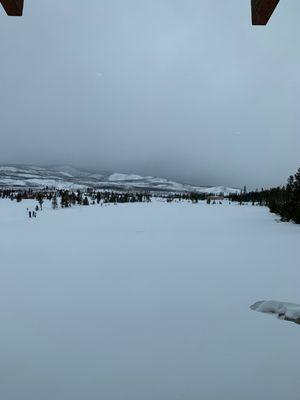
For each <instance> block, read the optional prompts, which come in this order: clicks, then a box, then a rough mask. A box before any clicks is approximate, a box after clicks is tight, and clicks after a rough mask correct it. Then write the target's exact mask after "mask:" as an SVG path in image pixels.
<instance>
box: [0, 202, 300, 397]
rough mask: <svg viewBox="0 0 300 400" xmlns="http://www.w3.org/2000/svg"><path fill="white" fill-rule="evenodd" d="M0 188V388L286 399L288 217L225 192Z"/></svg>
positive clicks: (292, 337)
mask: <svg viewBox="0 0 300 400" xmlns="http://www.w3.org/2000/svg"><path fill="white" fill-rule="evenodd" d="M28 206H29V207H31V208H32V203H31V202H30V201H26V202H24V201H23V202H21V203H19V204H17V203H15V202H14V203H12V202H11V201H9V200H0V222H1V224H0V246H1V253H0V254H1V275H0V276H1V279H0V326H1V329H0V343H1V358H0V371H1V373H0V397H1V399H5V400H20V399H22V400H83V399H84V400H98V399H103V400H154V399H155V400H199V399H203V400H224V399H230V400H254V399H255V400H283V399H284V400H298V399H299V390H298V382H299V373H298V371H299V343H300V327H299V325H296V324H292V323H288V322H286V323H282V322H281V321H278V320H277V319H275V318H271V317H269V316H266V315H264V314H261V313H255V312H252V311H250V309H249V306H250V305H251V304H253V303H254V302H255V301H257V300H261V299H280V300H282V301H287V302H292V303H294V302H296V303H298V302H300V289H299V282H300V267H299V262H298V259H299V240H300V227H299V226H297V225H293V224H288V223H277V222H276V220H275V217H274V216H273V215H271V214H269V213H268V211H267V209H265V208H260V207H252V206H238V205H229V204H223V205H215V206H214V205H207V204H206V203H199V204H195V205H192V204H187V203H186V204H166V203H162V202H159V201H156V202H153V203H150V204H124V205H117V206H114V205H111V206H106V207H100V206H90V207H83V206H82V207H76V208H72V209H67V210H62V209H59V210H55V211H53V210H51V209H45V210H44V211H43V212H42V213H40V214H39V215H38V218H36V219H32V220H29V219H28V218H27V214H26V207H28Z"/></svg>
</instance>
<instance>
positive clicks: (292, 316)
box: [250, 300, 300, 324]
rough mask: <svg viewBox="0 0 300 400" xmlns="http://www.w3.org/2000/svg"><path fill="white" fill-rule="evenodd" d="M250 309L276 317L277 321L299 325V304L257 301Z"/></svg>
mask: <svg viewBox="0 0 300 400" xmlns="http://www.w3.org/2000/svg"><path fill="white" fill-rule="evenodd" d="M250 308H251V310H254V311H258V312H261V313H265V314H272V315H276V316H277V317H278V318H279V319H283V320H286V321H291V322H295V323H296V324H300V304H295V303H286V302H282V301H274V300H269V301H258V302H256V303H254V304H253V305H252V306H251V307H250Z"/></svg>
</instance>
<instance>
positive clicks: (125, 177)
mask: <svg viewBox="0 0 300 400" xmlns="http://www.w3.org/2000/svg"><path fill="white" fill-rule="evenodd" d="M139 179H143V177H142V176H140V175H135V174H120V173H118V172H116V173H114V174H111V175H110V176H109V177H108V180H109V181H133V180H134V181H135V180H139Z"/></svg>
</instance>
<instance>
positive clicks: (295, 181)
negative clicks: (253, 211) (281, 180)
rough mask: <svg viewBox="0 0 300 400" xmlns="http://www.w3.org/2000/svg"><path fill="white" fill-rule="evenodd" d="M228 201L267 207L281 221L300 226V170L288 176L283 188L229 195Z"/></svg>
mask: <svg viewBox="0 0 300 400" xmlns="http://www.w3.org/2000/svg"><path fill="white" fill-rule="evenodd" d="M230 200H232V201H238V202H239V203H243V202H251V203H252V204H253V205H255V204H258V205H261V206H267V207H269V209H270V211H271V212H272V213H274V214H277V215H279V216H280V217H281V220H282V221H292V222H295V223H296V224H300V168H299V169H298V171H297V172H296V173H295V175H290V177H289V178H288V181H287V184H286V185H284V186H279V187H276V188H271V189H268V190H265V189H261V190H256V191H252V192H247V191H246V190H244V192H243V193H241V194H232V195H230Z"/></svg>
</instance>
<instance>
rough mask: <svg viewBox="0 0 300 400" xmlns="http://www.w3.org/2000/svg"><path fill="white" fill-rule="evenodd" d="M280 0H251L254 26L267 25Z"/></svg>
mask: <svg viewBox="0 0 300 400" xmlns="http://www.w3.org/2000/svg"><path fill="white" fill-rule="evenodd" d="M278 3H279V0H251V7H252V25H267V23H268V21H269V19H270V18H271V15H272V14H273V12H274V10H275V8H276V7H277V4H278Z"/></svg>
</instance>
